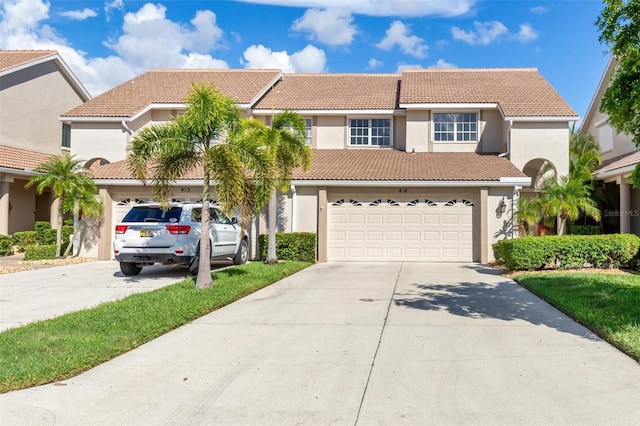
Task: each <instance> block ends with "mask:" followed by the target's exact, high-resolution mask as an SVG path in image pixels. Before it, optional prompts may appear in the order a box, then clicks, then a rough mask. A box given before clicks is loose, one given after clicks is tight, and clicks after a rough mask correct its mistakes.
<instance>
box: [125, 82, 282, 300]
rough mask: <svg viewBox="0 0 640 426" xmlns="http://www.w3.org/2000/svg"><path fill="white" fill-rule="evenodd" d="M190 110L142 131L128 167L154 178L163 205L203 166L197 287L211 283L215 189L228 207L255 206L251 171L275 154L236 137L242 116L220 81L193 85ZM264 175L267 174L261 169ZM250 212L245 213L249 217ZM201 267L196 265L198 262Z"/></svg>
mask: <svg viewBox="0 0 640 426" xmlns="http://www.w3.org/2000/svg"><path fill="white" fill-rule="evenodd" d="M186 104H187V110H186V112H185V113H184V114H182V115H179V116H177V117H176V118H175V119H173V120H172V121H170V122H167V123H162V124H156V125H152V126H150V127H147V128H144V129H142V130H140V131H139V132H138V134H136V136H135V137H134V138H133V140H132V143H131V146H130V155H129V157H128V167H129V170H131V172H132V174H133V175H134V176H135V177H136V178H137V179H139V180H140V181H142V182H147V180H149V181H150V182H151V186H152V192H153V195H154V197H155V198H156V199H157V200H158V201H160V202H162V203H163V204H166V203H168V200H169V197H170V196H171V184H172V182H173V181H175V180H176V179H178V178H179V177H181V176H183V175H184V174H185V173H187V172H189V171H193V170H198V169H197V168H198V167H202V169H203V185H202V215H201V235H200V251H199V256H197V257H196V259H195V260H194V263H196V262H198V263H197V265H198V275H197V278H196V287H197V288H208V287H211V285H212V281H211V263H210V253H211V245H210V241H209V222H210V215H209V207H210V203H209V199H210V198H211V188H212V187H213V189H214V190H215V192H216V198H217V203H218V204H219V205H220V207H221V208H222V210H223V211H225V212H227V213H231V212H232V211H233V210H235V209H236V208H238V207H241V206H246V205H251V204H253V203H252V202H251V201H247V199H248V197H249V198H250V197H252V196H253V194H255V191H256V187H255V185H253V184H252V181H251V179H249V177H250V176H249V177H248V176H247V172H248V170H262V169H263V168H268V167H269V166H270V164H271V163H270V158H269V157H268V153H266V152H265V150H264V149H260V147H259V145H258V143H257V142H255V141H253V142H252V141H250V140H245V139H243V140H242V141H243V142H244V143H238V141H239V140H240V139H237V138H234V137H233V136H234V134H235V133H236V132H237V131H238V130H239V129H240V124H241V114H240V110H239V109H238V107H237V106H236V104H235V101H234V100H232V99H231V98H228V97H226V96H224V95H222V94H221V93H220V91H219V90H218V89H217V88H216V87H215V86H214V85H207V84H206V83H201V84H200V85H196V84H192V88H191V91H190V92H189V94H188V95H187V98H186ZM260 173H264V172H263V171H260ZM244 216H246V215H245V214H243V217H244ZM194 266H195V265H194Z"/></svg>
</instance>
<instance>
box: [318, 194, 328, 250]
mask: <svg viewBox="0 0 640 426" xmlns="http://www.w3.org/2000/svg"><path fill="white" fill-rule="evenodd" d="M326 261H327V188H320V189H319V190H318V262H326Z"/></svg>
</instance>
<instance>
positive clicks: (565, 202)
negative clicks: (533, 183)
mask: <svg viewBox="0 0 640 426" xmlns="http://www.w3.org/2000/svg"><path fill="white" fill-rule="evenodd" d="M540 212H541V213H542V214H544V215H545V216H552V217H553V216H557V217H558V218H559V219H560V223H559V224H558V235H562V234H563V233H564V228H565V225H566V223H567V220H572V221H573V220H576V219H578V217H579V216H580V213H581V212H582V213H583V214H584V215H586V216H589V217H591V218H592V219H593V220H595V221H599V220H600V210H598V208H597V206H596V202H595V201H593V199H592V198H591V186H590V185H589V184H587V183H585V182H583V181H579V180H577V179H570V178H569V177H568V176H563V177H562V178H561V179H560V182H558V181H557V180H556V179H555V177H553V176H551V177H549V178H547V180H546V181H545V183H544V186H543V188H542V191H541V193H540Z"/></svg>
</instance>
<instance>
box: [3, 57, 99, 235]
mask: <svg viewBox="0 0 640 426" xmlns="http://www.w3.org/2000/svg"><path fill="white" fill-rule="evenodd" d="M89 99H91V96H90V95H89V93H88V92H87V91H86V89H85V88H84V86H83V85H82V84H81V83H80V82H79V81H78V79H77V78H76V77H75V76H74V74H73V73H72V72H71V70H70V69H69V67H68V66H67V64H66V63H65V62H64V61H63V60H62V58H61V57H60V55H59V54H58V53H57V52H56V51H50V50H3V51H0V234H13V233H14V232H17V231H26V230H33V226H34V223H35V221H36V220H45V221H48V220H50V219H52V220H53V222H55V220H56V215H55V214H54V215H51V214H50V211H51V206H52V204H53V203H54V202H55V200H54V199H53V198H52V197H51V195H50V194H49V193H48V192H45V193H44V194H42V195H36V193H35V190H34V189H33V188H31V189H25V187H24V186H25V184H26V183H27V182H28V181H29V179H30V178H31V177H32V176H33V168H34V167H36V166H37V165H38V164H40V163H42V162H43V161H45V160H46V159H47V158H49V156H51V155H58V154H60V152H61V149H68V147H69V141H70V127H69V125H68V124H67V123H61V122H60V120H59V116H60V114H62V113H63V112H65V111H68V110H69V109H71V108H73V107H75V106H77V105H80V104H82V103H83V102H85V101H87V100H89ZM53 225H55V223H53Z"/></svg>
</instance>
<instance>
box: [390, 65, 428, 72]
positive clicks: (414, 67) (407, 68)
mask: <svg viewBox="0 0 640 426" xmlns="http://www.w3.org/2000/svg"><path fill="white" fill-rule="evenodd" d="M422 68H423V66H422V65H419V64H405V63H404V62H398V68H396V73H401V72H402V71H404V70H414V69H422Z"/></svg>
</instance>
